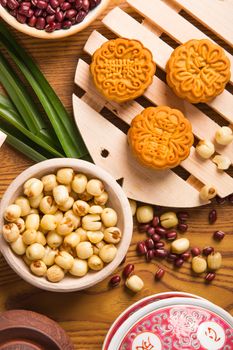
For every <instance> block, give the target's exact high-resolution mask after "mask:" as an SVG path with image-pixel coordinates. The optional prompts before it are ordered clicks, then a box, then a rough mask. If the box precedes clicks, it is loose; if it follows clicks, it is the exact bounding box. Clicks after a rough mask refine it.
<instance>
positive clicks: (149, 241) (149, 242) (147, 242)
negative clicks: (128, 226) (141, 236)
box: [145, 238, 155, 249]
mask: <svg viewBox="0 0 233 350" xmlns="http://www.w3.org/2000/svg"><path fill="white" fill-rule="evenodd" d="M145 245H146V247H147V249H153V248H154V246H155V243H154V241H153V239H151V238H148V239H147V240H145Z"/></svg>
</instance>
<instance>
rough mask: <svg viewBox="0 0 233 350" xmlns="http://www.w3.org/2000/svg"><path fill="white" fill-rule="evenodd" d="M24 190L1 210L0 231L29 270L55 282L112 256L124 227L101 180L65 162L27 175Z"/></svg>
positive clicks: (99, 265)
mask: <svg viewBox="0 0 233 350" xmlns="http://www.w3.org/2000/svg"><path fill="white" fill-rule="evenodd" d="M23 190H24V195H21V196H19V197H17V198H16V200H15V201H14V204H11V205H9V206H8V207H7V208H6V210H5V213H4V219H5V221H6V223H5V224H4V226H3V230H2V234H3V237H4V239H5V240H6V241H7V242H8V243H9V244H10V246H11V249H12V250H13V251H14V253H16V254H17V255H21V256H22V257H23V260H24V262H25V263H26V264H27V265H28V266H29V268H30V270H31V272H32V273H33V274H35V275H36V276H40V277H42V276H46V277H47V279H48V280H49V281H50V282H59V281H61V280H62V279H63V278H64V277H65V275H66V273H70V274H71V275H73V276H77V277H82V276H85V275H86V274H87V272H88V270H89V269H90V270H93V271H99V270H101V269H103V267H104V265H105V264H107V263H110V262H111V261H112V260H113V259H114V258H115V256H116V254H117V247H116V244H117V243H119V242H120V240H121V236H122V233H121V231H120V229H119V228H118V227H117V226H116V225H117V220H118V218H117V213H116V212H115V210H113V209H112V208H110V207H107V206H106V205H107V202H108V193H107V192H106V191H105V189H104V184H103V182H102V181H100V180H99V179H88V178H87V176H86V175H85V174H81V173H75V172H74V170H73V169H71V168H63V169H59V170H58V171H57V173H56V175H55V174H48V175H45V176H43V177H42V178H41V179H40V180H39V179H37V178H31V179H29V180H27V181H26V182H25V184H24V186H23Z"/></svg>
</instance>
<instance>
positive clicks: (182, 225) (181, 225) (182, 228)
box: [177, 222, 188, 232]
mask: <svg viewBox="0 0 233 350" xmlns="http://www.w3.org/2000/svg"><path fill="white" fill-rule="evenodd" d="M177 229H178V230H179V231H180V232H186V231H187V230H188V225H187V224H185V223H184V222H180V223H179V224H178V225H177Z"/></svg>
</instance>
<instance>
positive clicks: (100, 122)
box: [73, 0, 233, 207]
mask: <svg viewBox="0 0 233 350" xmlns="http://www.w3.org/2000/svg"><path fill="white" fill-rule="evenodd" d="M127 2H128V4H129V5H130V6H132V7H133V8H134V10H135V11H136V12H138V13H139V14H140V15H142V17H143V21H142V22H141V23H139V22H138V21H136V20H135V19H134V18H133V17H132V16H130V15H129V14H127V13H126V12H124V11H123V10H121V9H120V8H118V7H116V8H114V9H113V10H112V11H110V12H109V13H108V14H107V16H105V17H104V18H103V23H104V25H105V26H106V27H107V28H109V29H110V30H111V31H112V32H113V33H115V34H116V35H117V36H120V37H126V38H130V39H137V40H139V41H141V42H142V43H143V44H144V46H145V47H147V48H149V49H150V50H151V52H152V54H153V58H154V61H155V62H156V64H157V66H158V67H160V68H161V69H162V70H165V66H166V62H167V60H168V59H169V57H170V55H171V53H172V51H173V49H172V47H171V46H169V45H168V44H167V43H166V42H165V41H163V40H162V38H160V36H161V34H162V33H166V34H167V35H168V36H170V37H171V38H172V39H173V40H175V41H176V42H177V43H183V42H186V41H187V40H189V39H194V38H195V39H201V38H206V37H207V36H206V35H205V34H204V33H203V32H202V31H200V30H199V29H197V28H196V27H195V26H193V24H191V23H190V22H189V21H188V20H186V19H185V18H184V17H182V16H181V15H180V14H179V12H180V10H181V9H183V8H184V9H185V10H186V11H187V12H189V13H190V14H191V15H192V16H194V17H195V18H198V20H199V21H200V22H201V23H202V24H205V25H206V26H207V27H208V29H210V27H211V30H212V31H213V32H215V33H217V34H218V35H219V36H220V37H221V38H223V39H224V40H225V41H226V42H227V43H228V44H232V42H233V32H232V29H231V24H232V22H233V16H232V14H233V4H232V2H231V1H230V0H229V1H228V0H225V1H220V0H202V1H198V2H197V1H196V0H189V1H188V2H187V1H183V0H176V1H175V2H174V1H172V0H166V1H162V0H143V1H142V0H128V1H127ZM219 3H221V4H222V6H223V8H222V7H221V6H220V5H219ZM210 7H211V11H209V8H210ZM216 11H219V12H218V18H219V17H220V18H222V17H221V13H222V12H223V13H224V17H223V18H224V21H222V20H221V21H217V20H216V13H217V12H216ZM223 22H224V23H223ZM105 41H107V38H105V37H104V36H103V35H102V34H100V33H99V32H97V31H94V32H93V33H92V34H91V35H90V37H89V39H88V41H87V43H86V45H85V48H84V51H85V52H86V53H88V54H89V55H90V56H91V55H93V53H94V52H95V50H96V49H98V48H99V47H100V46H101V45H102V44H103V43H104V42H105ZM226 54H227V56H228V57H229V59H230V61H231V63H232V67H233V56H232V55H231V54H230V53H229V52H227V51H226ZM75 83H76V84H77V85H78V86H79V87H80V88H82V90H84V91H85V94H84V95H83V96H82V97H81V98H79V97H77V96H76V95H73V108H74V115H75V120H76V123H77V126H78V128H79V129H80V131H81V133H82V135H83V138H84V141H85V142H86V145H87V147H88V149H89V152H90V154H91V156H92V158H93V160H94V162H95V163H96V164H98V165H100V166H102V167H103V168H105V169H106V170H107V171H109V172H110V173H111V174H112V175H113V176H114V177H115V178H116V179H121V178H123V184H122V186H123V189H124V191H125V192H126V194H127V196H128V197H129V198H133V199H136V200H139V201H142V202H147V203H151V204H157V205H161V206H172V207H196V206H200V205H203V204H206V202H203V201H200V198H199V189H200V187H201V186H203V184H212V185H214V186H215V187H216V188H217V191H218V194H219V195H220V196H221V197H225V196H227V195H228V194H230V193H232V192H233V178H232V177H231V176H230V175H228V174H227V173H226V172H224V171H218V170H217V167H216V165H215V164H214V163H213V162H212V161H211V160H203V159H201V158H200V157H199V156H198V155H197V154H196V152H195V148H194V147H192V149H191V152H190V156H189V157H188V158H187V159H186V160H185V161H183V162H182V163H181V167H183V168H184V169H185V170H186V172H188V173H189V174H190V176H189V177H188V179H187V180H184V179H183V178H181V177H180V176H179V175H177V172H176V173H175V172H174V171H173V170H166V171H162V172H161V171H154V170H150V169H147V168H145V167H143V166H141V165H140V164H139V163H138V162H137V161H136V160H135V159H134V157H133V156H132V155H131V152H130V150H129V147H128V144H127V137H126V134H125V133H124V132H123V131H121V129H119V128H118V127H116V126H115V125H114V124H112V123H111V122H110V121H108V120H107V119H105V118H104V117H103V115H102V114H101V113H102V110H103V108H107V109H108V110H109V111H111V112H112V113H113V114H114V115H116V116H117V117H119V118H120V119H122V120H123V121H124V122H125V123H126V124H128V125H129V124H130V122H131V120H132V119H133V118H134V117H135V115H137V114H138V113H140V112H141V111H142V110H143V106H142V105H141V104H140V103H138V102H136V101H130V102H127V103H125V104H122V105H119V104H117V103H115V102H110V101H107V100H106V99H105V98H104V97H103V96H102V95H100V94H99V92H98V91H97V90H96V88H95V87H94V85H93V81H92V78H91V76H90V72H89V65H88V64H87V63H86V62H85V61H83V60H82V59H79V61H78V65H77V69H76V74H75ZM230 83H231V84H232V83H233V75H232V76H231V80H230ZM144 98H146V99H147V100H148V101H149V102H150V103H151V105H169V106H170V107H174V108H178V109H180V110H181V111H183V113H184V115H185V116H186V117H187V118H188V119H189V120H190V122H191V123H192V126H193V132H194V134H195V136H196V138H197V139H210V140H212V141H213V142H214V135H215V132H216V130H217V129H218V128H219V125H218V124H217V123H216V122H215V121H214V120H212V119H211V118H210V117H209V116H207V115H206V114H205V113H204V112H202V111H201V110H200V109H199V108H198V106H195V105H192V104H190V103H188V102H186V101H184V100H182V99H180V98H178V97H177V96H175V95H174V94H173V92H172V91H171V89H170V88H169V87H168V86H167V85H166V83H164V82H163V81H162V80H161V79H160V78H159V77H157V76H154V79H153V83H152V84H151V86H150V87H149V88H148V89H147V90H146V91H145V93H144ZM208 105H209V107H210V108H211V109H213V110H214V111H215V112H217V113H218V114H219V115H220V116H221V117H222V118H223V119H224V120H225V125H228V124H229V123H233V96H232V94H231V93H230V92H229V91H228V90H226V89H225V90H224V92H223V93H222V94H221V95H220V96H218V97H217V98H215V99H214V100H213V101H211V102H209V103H208ZM215 147H216V152H217V153H218V154H224V155H227V156H228V157H229V158H230V159H231V161H232V162H233V143H232V144H230V145H228V146H226V147H222V146H220V145H217V144H215Z"/></svg>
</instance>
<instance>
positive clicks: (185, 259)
mask: <svg viewBox="0 0 233 350" xmlns="http://www.w3.org/2000/svg"><path fill="white" fill-rule="evenodd" d="M180 257H181V259H183V260H184V261H187V260H189V258H190V257H191V254H190V253H189V252H185V253H183V254H181V256H180Z"/></svg>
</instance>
